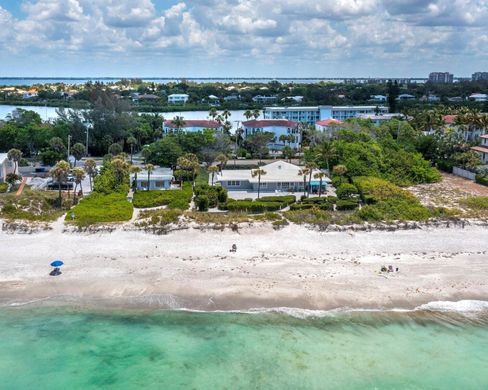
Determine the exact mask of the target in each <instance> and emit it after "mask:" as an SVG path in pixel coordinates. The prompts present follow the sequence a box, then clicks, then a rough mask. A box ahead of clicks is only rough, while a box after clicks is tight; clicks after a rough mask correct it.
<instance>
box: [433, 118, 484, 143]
mask: <svg viewBox="0 0 488 390" xmlns="http://www.w3.org/2000/svg"><path fill="white" fill-rule="evenodd" d="M442 121H443V122H444V125H445V126H446V128H448V129H450V130H453V131H456V132H458V133H460V134H462V136H463V137H464V139H465V140H466V141H472V140H475V139H476V138H478V137H480V136H482V135H483V134H485V132H486V131H485V129H484V128H483V127H481V126H480V127H477V126H476V125H472V124H471V125H468V124H465V125H461V124H459V123H457V115H444V116H443V117H442ZM430 133H432V132H430Z"/></svg>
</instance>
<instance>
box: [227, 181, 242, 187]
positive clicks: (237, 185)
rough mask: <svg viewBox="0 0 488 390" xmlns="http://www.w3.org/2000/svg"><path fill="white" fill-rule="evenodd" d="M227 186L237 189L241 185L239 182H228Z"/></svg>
mask: <svg viewBox="0 0 488 390" xmlns="http://www.w3.org/2000/svg"><path fill="white" fill-rule="evenodd" d="M227 185H228V186H229V187H239V186H240V185H241V182H240V181H239V180H229V181H228V182H227Z"/></svg>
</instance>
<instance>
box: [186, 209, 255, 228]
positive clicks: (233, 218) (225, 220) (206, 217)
mask: <svg viewBox="0 0 488 390" xmlns="http://www.w3.org/2000/svg"><path fill="white" fill-rule="evenodd" d="M185 215H186V216H187V217H188V218H190V219H192V220H193V221H195V222H196V223H198V224H217V225H227V224H233V223H243V222H252V221H253V217H252V216H250V215H248V214H246V213H239V212H237V213H206V212H196V211H191V212H187V213H186V214H185Z"/></svg>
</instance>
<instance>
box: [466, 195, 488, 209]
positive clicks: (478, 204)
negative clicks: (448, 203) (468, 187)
mask: <svg viewBox="0 0 488 390" xmlns="http://www.w3.org/2000/svg"><path fill="white" fill-rule="evenodd" d="M462 204H464V205H465V206H467V207H469V208H470V209H473V210H488V196H473V197H470V198H467V199H464V200H463V201H462Z"/></svg>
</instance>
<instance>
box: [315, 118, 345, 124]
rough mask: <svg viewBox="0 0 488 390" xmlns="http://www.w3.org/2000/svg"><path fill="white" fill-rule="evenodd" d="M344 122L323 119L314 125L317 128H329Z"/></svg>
mask: <svg viewBox="0 0 488 390" xmlns="http://www.w3.org/2000/svg"><path fill="white" fill-rule="evenodd" d="M342 123H344V122H342V121H339V120H337V119H325V120H323V121H318V122H317V123H316V124H317V125H319V126H330V125H340V124H342Z"/></svg>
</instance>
